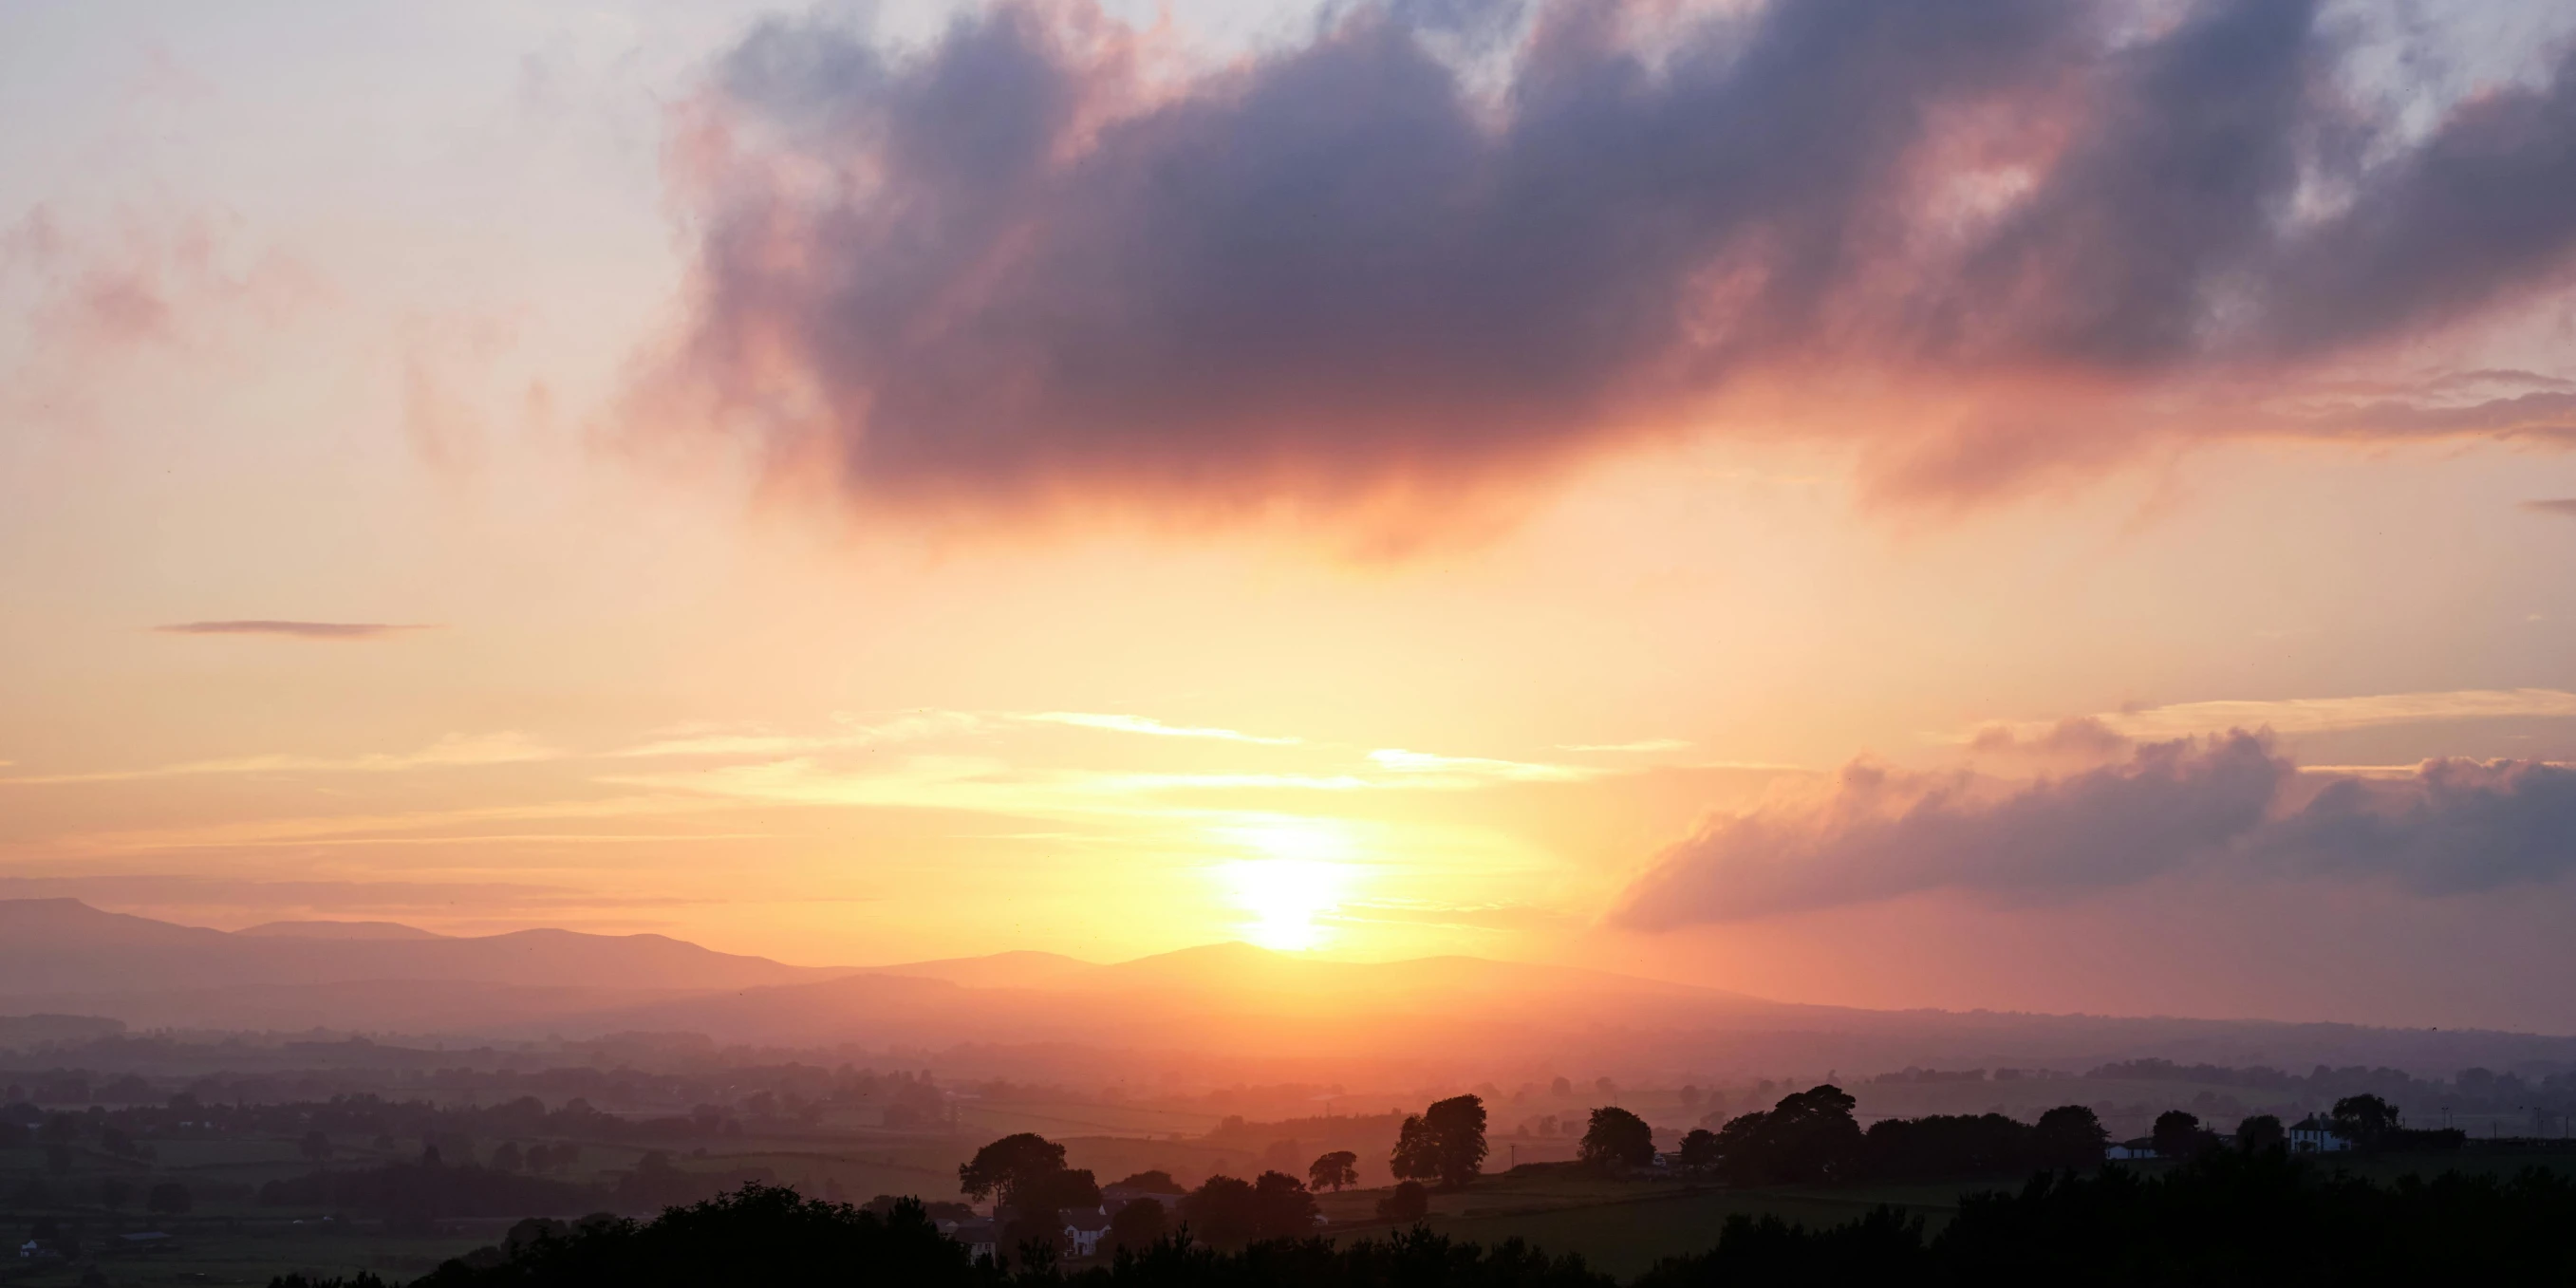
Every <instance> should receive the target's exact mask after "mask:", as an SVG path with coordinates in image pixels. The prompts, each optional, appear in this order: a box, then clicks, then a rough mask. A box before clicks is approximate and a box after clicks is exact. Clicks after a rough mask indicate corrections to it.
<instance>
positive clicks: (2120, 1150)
mask: <svg viewBox="0 0 2576 1288" xmlns="http://www.w3.org/2000/svg"><path fill="white" fill-rule="evenodd" d="M2102 1157H2104V1158H2112V1159H2118V1158H2154V1157H2156V1138H2155V1137H2153V1136H2140V1137H2139V1138H2137V1139H2136V1140H2124V1141H2121V1142H2119V1143H2118V1144H2115V1145H2113V1146H2111V1147H2110V1148H2109V1149H2106V1150H2103V1151H2102Z"/></svg>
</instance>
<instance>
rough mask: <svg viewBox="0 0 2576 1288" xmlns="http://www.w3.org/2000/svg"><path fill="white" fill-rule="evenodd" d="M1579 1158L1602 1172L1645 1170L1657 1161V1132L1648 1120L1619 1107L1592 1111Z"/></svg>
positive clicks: (1577, 1153) (1578, 1150) (1578, 1148)
mask: <svg viewBox="0 0 2576 1288" xmlns="http://www.w3.org/2000/svg"><path fill="white" fill-rule="evenodd" d="M1575 1153H1576V1156H1577V1157H1579V1158H1581V1159H1582V1160H1583V1161H1584V1162H1586V1163H1589V1164H1591V1165H1592V1166H1594V1167H1598V1168H1601V1169H1603V1170H1605V1171H1606V1170H1609V1169H1613V1168H1622V1167H1645V1166H1648V1165H1650V1164H1652V1163H1653V1162H1654V1161H1655V1129H1654V1128H1652V1127H1649V1126H1647V1125H1646V1120H1645V1119H1643V1118H1640V1117H1638V1116H1637V1115H1635V1114H1632V1113H1630V1112H1628V1111H1627V1110H1625V1109H1621V1108H1619V1107H1618V1106H1617V1105H1610V1106H1606V1107H1604V1108H1600V1109H1595V1110H1593V1111H1592V1122H1591V1125H1590V1126H1588V1127H1585V1128H1584V1130H1583V1143H1582V1144H1581V1145H1579V1146H1577V1147H1576V1149H1575Z"/></svg>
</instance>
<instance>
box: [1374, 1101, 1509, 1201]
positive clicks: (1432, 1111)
mask: <svg viewBox="0 0 2576 1288" xmlns="http://www.w3.org/2000/svg"><path fill="white" fill-rule="evenodd" d="M1486 1152H1487V1150H1486V1147H1485V1102H1484V1101H1483V1100H1481V1099H1479V1098H1478V1097H1475V1096H1452V1097H1450V1098H1449V1099H1447V1100H1441V1101H1435V1102H1433V1104H1432V1106H1431V1107H1430V1108H1429V1109H1426V1110H1423V1111H1422V1113H1421V1114H1420V1115H1419V1116H1411V1117H1407V1118H1406V1119H1405V1120H1404V1125H1403V1127H1401V1128H1399V1129H1398V1130H1397V1133H1396V1140H1395V1154H1394V1156H1393V1158H1392V1159H1391V1160H1390V1162H1392V1163H1393V1165H1394V1168H1395V1174H1396V1177H1397V1178H1398V1179H1401V1180H1423V1181H1437V1182H1439V1183H1440V1184H1441V1185H1442V1186H1444V1187H1446V1188H1449V1189H1456V1188H1458V1187H1459V1186H1462V1185H1465V1184H1467V1183H1468V1182H1470V1181H1473V1180H1475V1179H1476V1174H1477V1173H1479V1172H1481V1171H1483V1170H1484V1167H1485V1154H1486Z"/></svg>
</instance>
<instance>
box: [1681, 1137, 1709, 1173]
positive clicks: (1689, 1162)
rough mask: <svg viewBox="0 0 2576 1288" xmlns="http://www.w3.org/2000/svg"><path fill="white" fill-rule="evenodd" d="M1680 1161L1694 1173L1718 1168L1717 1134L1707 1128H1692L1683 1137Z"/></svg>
mask: <svg viewBox="0 0 2576 1288" xmlns="http://www.w3.org/2000/svg"><path fill="white" fill-rule="evenodd" d="M1678 1161H1679V1162H1680V1163H1681V1165H1682V1166H1684V1167H1686V1168H1689V1169H1690V1170H1692V1171H1694V1172H1701V1171H1706V1170H1708V1169H1709V1168H1712V1167H1715V1166H1717V1162H1718V1150H1717V1133H1716V1132H1713V1131H1710V1130H1709V1129H1707V1128H1705V1127H1693V1128H1691V1129H1690V1131H1688V1132H1687V1133H1685V1134H1684V1135H1683V1136H1682V1148H1681V1154H1680V1157H1679V1160H1678Z"/></svg>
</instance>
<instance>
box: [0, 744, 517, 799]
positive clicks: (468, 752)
mask: <svg viewBox="0 0 2576 1288" xmlns="http://www.w3.org/2000/svg"><path fill="white" fill-rule="evenodd" d="M562 754H563V753H561V752H560V751H557V750H556V749H554V748H553V747H550V746H547V745H545V744H544V743H540V742H538V741H536V740H534V739H532V738H529V737H528V736H527V735H525V734H520V733H510V732H503V733H478V734H461V733H452V734H449V735H447V736H446V737H444V738H441V739H439V740H438V741H436V742H434V743H431V744H430V745H428V746H426V747H423V748H421V749H420V750H418V751H412V752H402V753H393V754H389V753H385V752H369V753H368V754H366V755H363V756H345V757H329V756H290V755H267V756H235V757H231V758H229V759H223V760H191V761H185V762H182V763H179V764H175V765H156V766H153V767H152V768H149V769H107V770H93V771H91V772H87V773H73V774H42V775H29V776H26V777H21V778H0V785H15V786H41V785H51V784H60V783H113V782H125V781H129V780H132V779H139V778H178V777H186V776H192V775H197V774H293V773H391V772H395V771H399V770H408V769H452V768H460V767H468V766H476V765H509V764H519V763H522V762H526V761H534V760H553V759H556V758H558V757H560V756H561V755H562Z"/></svg>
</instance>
